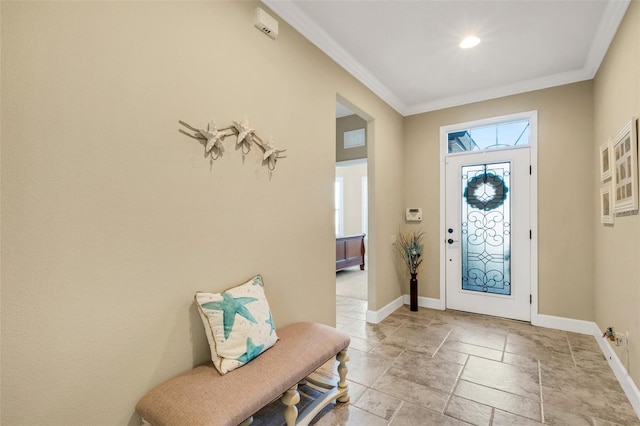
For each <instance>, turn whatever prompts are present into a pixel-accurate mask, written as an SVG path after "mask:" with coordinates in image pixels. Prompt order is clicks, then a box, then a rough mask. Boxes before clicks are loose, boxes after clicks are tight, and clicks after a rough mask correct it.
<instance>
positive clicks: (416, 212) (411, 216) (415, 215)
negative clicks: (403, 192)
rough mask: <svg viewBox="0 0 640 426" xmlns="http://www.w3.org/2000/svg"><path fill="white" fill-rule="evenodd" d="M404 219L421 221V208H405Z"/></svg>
mask: <svg viewBox="0 0 640 426" xmlns="http://www.w3.org/2000/svg"><path fill="white" fill-rule="evenodd" d="M406 220H407V222H421V221H422V209H420V208H410V209H407V214H406Z"/></svg>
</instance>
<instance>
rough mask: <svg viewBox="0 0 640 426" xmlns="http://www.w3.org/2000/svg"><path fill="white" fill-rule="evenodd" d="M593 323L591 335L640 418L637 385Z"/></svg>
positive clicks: (639, 396) (639, 397)
mask: <svg viewBox="0 0 640 426" xmlns="http://www.w3.org/2000/svg"><path fill="white" fill-rule="evenodd" d="M592 324H593V336H594V337H595V338H596V340H597V341H598V344H599V345H600V349H602V353H604V357H605V358H606V359H607V361H608V362H609V366H611V369H612V370H613V374H615V375H616V378H617V379H618V383H620V386H622V390H624V393H625V394H626V395H627V398H629V402H630V403H631V406H632V407H633V410H634V411H635V412H636V415H637V416H638V418H640V390H638V386H636V384H635V383H634V382H633V379H632V378H631V376H630V375H629V373H627V370H626V369H625V368H624V365H623V364H622V361H620V358H618V354H617V353H616V351H614V350H613V348H612V347H611V343H609V340H607V339H603V338H602V331H600V328H599V327H598V325H597V324H596V323H595V322H594V323H592Z"/></svg>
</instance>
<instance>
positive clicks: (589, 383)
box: [314, 296, 640, 426]
mask: <svg viewBox="0 0 640 426" xmlns="http://www.w3.org/2000/svg"><path fill="white" fill-rule="evenodd" d="M365 312H366V301H363V300H359V299H354V298H349V297H342V296H337V327H338V328H339V329H341V330H343V331H344V332H345V333H347V334H349V335H350V336H351V345H350V349H349V357H350V361H349V363H348V367H349V373H348V380H349V388H350V396H351V401H350V402H349V403H348V404H334V405H332V406H330V407H327V409H325V411H324V414H323V415H322V416H321V417H318V418H316V420H315V421H314V424H315V425H317V426H335V425H363V426H364V425H366V426H377V425H392V426H401V425H467V424H472V425H496V426H497V425H525V426H527V425H540V424H553V425H570V426H573V425H616V424H619V425H640V420H639V419H638V417H637V416H636V414H635V412H634V411H633V408H632V407H631V405H630V403H629V402H628V400H627V398H626V396H625V394H624V392H623V391H622V389H621V387H620V385H619V384H618V382H617V380H616V378H615V376H614V375H613V372H612V371H611V369H610V368H609V366H608V364H607V362H606V360H605V359H604V356H603V355H602V352H601V350H600V348H599V346H598V343H597V342H596V340H595V339H594V338H593V337H592V336H586V335H581V334H575V333H569V332H564V331H558V330H552V329H546V328H540V327H534V326H532V325H530V324H526V323H522V322H519V321H510V320H504V319H499V318H493V317H487V316H482V315H474V314H468V313H463V312H457V311H437V310H431V309H426V308H420V310H419V311H418V312H411V311H410V310H409V308H408V306H403V307H401V308H399V309H398V310H397V311H396V312H394V313H393V314H391V315H390V316H389V317H387V318H386V319H385V320H384V321H382V322H381V323H380V324H368V323H366V322H365ZM333 368H334V365H333V363H330V364H328V365H325V366H323V369H322V370H321V371H323V372H324V373H325V374H331V370H332V369H333Z"/></svg>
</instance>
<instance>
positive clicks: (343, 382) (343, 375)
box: [336, 348, 349, 402]
mask: <svg viewBox="0 0 640 426" xmlns="http://www.w3.org/2000/svg"><path fill="white" fill-rule="evenodd" d="M336 359H337V360H338V362H339V363H340V364H339V365H338V375H339V376H340V382H338V389H340V390H343V389H344V395H343V396H341V397H340V398H338V402H349V385H347V371H348V369H347V361H349V355H347V349H346V348H345V349H343V350H341V351H340V352H338V355H336Z"/></svg>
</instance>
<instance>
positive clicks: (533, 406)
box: [454, 380, 541, 421]
mask: <svg viewBox="0 0 640 426" xmlns="http://www.w3.org/2000/svg"><path fill="white" fill-rule="evenodd" d="M454 395H457V396H460V397H462V398H466V399H470V400H472V401H476V402H479V403H481V404H484V405H489V406H491V407H495V408H498V409H500V410H504V411H507V412H509V413H513V414H517V415H519V416H522V417H526V418H528V419H531V420H536V421H540V420H541V416H540V403H539V402H538V401H536V400H533V399H529V398H525V397H523V396H519V395H514V394H511V393H508V392H504V391H501V390H497V389H492V388H488V387H486V386H482V385H478V384H476V383H471V382H467V381H464V380H460V382H458V386H457V387H456V390H455V392H454Z"/></svg>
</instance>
